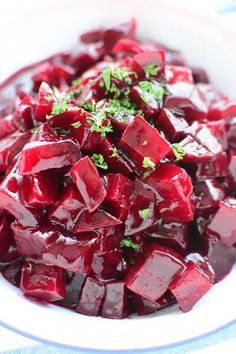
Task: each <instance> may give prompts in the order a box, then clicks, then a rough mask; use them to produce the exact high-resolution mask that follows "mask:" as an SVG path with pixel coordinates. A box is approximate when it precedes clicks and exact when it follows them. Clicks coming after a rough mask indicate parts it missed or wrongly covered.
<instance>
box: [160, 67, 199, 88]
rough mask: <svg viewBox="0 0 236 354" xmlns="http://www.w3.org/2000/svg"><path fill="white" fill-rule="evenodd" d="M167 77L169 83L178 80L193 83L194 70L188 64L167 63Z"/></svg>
mask: <svg viewBox="0 0 236 354" xmlns="http://www.w3.org/2000/svg"><path fill="white" fill-rule="evenodd" d="M165 77H166V80H167V82H168V84H175V83H177V82H188V83H193V75H192V70H191V69H190V68H188V67H187V66H177V65H166V68H165Z"/></svg>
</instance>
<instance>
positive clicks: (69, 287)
mask: <svg viewBox="0 0 236 354" xmlns="http://www.w3.org/2000/svg"><path fill="white" fill-rule="evenodd" d="M85 279H86V274H84V273H79V272H76V273H73V272H67V274H66V280H65V283H66V289H65V296H64V299H62V300H59V301H58V304H59V305H61V306H65V307H68V308H75V307H76V306H77V305H78V301H79V296H80V293H81V290H82V287H83V284H84V282H85Z"/></svg>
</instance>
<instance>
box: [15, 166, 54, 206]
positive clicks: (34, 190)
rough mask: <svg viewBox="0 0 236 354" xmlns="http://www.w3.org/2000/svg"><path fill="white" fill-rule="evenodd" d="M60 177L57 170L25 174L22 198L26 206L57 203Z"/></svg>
mask: <svg viewBox="0 0 236 354" xmlns="http://www.w3.org/2000/svg"><path fill="white" fill-rule="evenodd" d="M57 189H58V177H57V176H56V175H55V172H52V171H42V172H39V173H37V174H34V175H27V176H24V178H23V181H22V191H21V198H22V200H23V201H24V203H25V205H26V206H33V207H42V206H45V205H51V204H55V203H56V198H57Z"/></svg>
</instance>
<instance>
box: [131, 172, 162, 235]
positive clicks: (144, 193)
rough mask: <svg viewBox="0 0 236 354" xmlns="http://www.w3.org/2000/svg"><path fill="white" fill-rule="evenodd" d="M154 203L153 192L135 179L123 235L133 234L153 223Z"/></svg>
mask: <svg viewBox="0 0 236 354" xmlns="http://www.w3.org/2000/svg"><path fill="white" fill-rule="evenodd" d="M155 203H156V198H155V194H154V192H153V191H152V190H151V189H150V188H149V187H148V186H147V185H146V184H144V183H142V182H141V181H139V180H138V179H136V181H135V183H134V191H133V194H132V196H131V198H130V203H129V207H128V215H127V219H126V221H125V235H133V234H135V233H137V232H140V231H143V230H145V229H147V228H148V227H149V226H151V225H152V224H153V221H154V206H155Z"/></svg>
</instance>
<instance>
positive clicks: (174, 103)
mask: <svg viewBox="0 0 236 354" xmlns="http://www.w3.org/2000/svg"><path fill="white" fill-rule="evenodd" d="M167 88H168V90H169V95H168V96H167V97H166V99H165V108H168V109H172V108H173V109H179V110H181V111H183V112H184V114H185V116H184V118H185V119H186V120H187V121H189V122H192V121H194V120H198V121H200V120H203V119H206V118H207V113H208V108H207V104H206V99H205V97H204V95H203V94H202V92H201V91H200V90H199V89H198V88H197V87H196V86H195V85H194V84H191V83H187V82H177V83H175V84H172V85H168V87H167Z"/></svg>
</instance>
